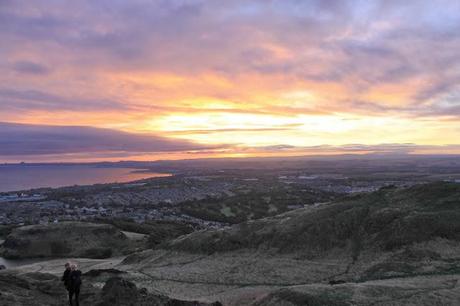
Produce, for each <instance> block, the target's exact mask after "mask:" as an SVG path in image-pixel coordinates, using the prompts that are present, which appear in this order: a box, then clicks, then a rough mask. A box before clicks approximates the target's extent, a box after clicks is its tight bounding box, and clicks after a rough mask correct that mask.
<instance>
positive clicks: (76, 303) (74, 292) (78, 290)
mask: <svg viewBox="0 0 460 306" xmlns="http://www.w3.org/2000/svg"><path fill="white" fill-rule="evenodd" d="M74 294H75V306H80V301H79V297H80V287H76V288H75V289H74V290H69V305H70V306H72V297H73V295H74Z"/></svg>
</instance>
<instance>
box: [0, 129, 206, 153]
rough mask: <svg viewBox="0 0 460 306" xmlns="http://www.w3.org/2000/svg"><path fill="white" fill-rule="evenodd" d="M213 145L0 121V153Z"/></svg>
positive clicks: (156, 149) (181, 148)
mask: <svg viewBox="0 0 460 306" xmlns="http://www.w3.org/2000/svg"><path fill="white" fill-rule="evenodd" d="M210 148H212V147H210V146H205V145H198V144H194V143H192V142H188V141H183V140H173V139H167V138H164V137H160V136H156V135H152V134H135V133H126V132H122V131H117V130H111V129H101V128H93V127H83V126H46V125H30V124H16V123H6V122H3V123H1V122H0V156H21V155H49V154H69V153H85V154H94V153H100V154H105V155H107V156H109V155H110V154H113V153H117V154H119V153H120V152H124V153H128V154H129V153H131V154H136V153H137V154H138V153H154V152H170V151H172V152H174V151H187V150H203V149H210Z"/></svg>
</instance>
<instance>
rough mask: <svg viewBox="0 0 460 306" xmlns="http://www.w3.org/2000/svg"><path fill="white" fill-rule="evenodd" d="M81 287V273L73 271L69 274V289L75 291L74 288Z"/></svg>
mask: <svg viewBox="0 0 460 306" xmlns="http://www.w3.org/2000/svg"><path fill="white" fill-rule="evenodd" d="M80 285H81V271H80V270H74V271H71V272H70V288H71V289H72V290H75V289H76V288H80Z"/></svg>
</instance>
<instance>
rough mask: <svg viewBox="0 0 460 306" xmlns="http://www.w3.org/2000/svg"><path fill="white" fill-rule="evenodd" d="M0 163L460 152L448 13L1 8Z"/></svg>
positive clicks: (444, 9)
mask: <svg viewBox="0 0 460 306" xmlns="http://www.w3.org/2000/svg"><path fill="white" fill-rule="evenodd" d="M0 122H3V123H1V124H0V161H19V160H33V161H36V160H43V161H48V160H104V159H107V160H118V159H157V158H184V157H185V158H188V157H191V156H193V157H204V156H206V157H207V156H246V155H261V156H265V155H299V154H324V153H328V154H329V153H337V152H339V153H340V152H342V153H343V152H348V153H349V152H360V153H362V152H364V153H365V152H397V153H460V146H459V145H458V144H460V141H459V139H460V124H459V123H460V1H452V0H445V1H442V0H435V1H424V0H421V1H417V0H413V1H394V0H385V1H367V0H361V1H339V0H337V1H335V0H317V1H308V0H305V1H300V0H278V1H276V0H272V1H269V0H258V1H257V0H254V1H240V0H232V1H214V0H207V1H206V0H161V1H147V0H129V1H128V0H126V1H118V0H105V1H93V0H88V1H62V0H54V1H53V0H41V1H20V0H0Z"/></svg>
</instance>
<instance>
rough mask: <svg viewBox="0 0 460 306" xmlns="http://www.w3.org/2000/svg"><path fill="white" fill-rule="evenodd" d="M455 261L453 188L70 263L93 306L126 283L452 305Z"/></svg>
mask: <svg viewBox="0 0 460 306" xmlns="http://www.w3.org/2000/svg"><path fill="white" fill-rule="evenodd" d="M16 231H17V229H15V230H13V233H15V232H16ZM459 254H460V184H454V183H445V182H441V183H433V184H428V185H418V186H413V187H410V188H405V189H404V188H391V187H388V188H384V189H381V190H379V191H376V192H373V193H368V194H359V195H355V196H349V197H347V198H343V199H341V200H339V201H335V202H331V203H327V204H321V205H317V206H312V207H307V208H302V209H297V210H293V211H290V212H287V213H284V214H281V215H277V216H274V217H269V218H264V219H260V220H255V221H249V222H245V223H241V224H238V225H234V226H232V227H227V228H223V229H216V230H203V231H197V232H193V233H190V234H187V235H184V236H182V237H179V238H177V239H175V240H172V241H170V242H167V243H162V244H159V245H156V247H155V248H154V249H149V250H145V251H142V252H136V253H133V254H131V255H129V256H127V257H126V258H124V259H122V258H118V259H117V260H115V259H107V260H102V261H101V260H97V261H96V260H93V261H90V260H86V259H78V260H77V261H78V262H79V263H80V265H81V267H82V271H83V272H84V275H85V278H84V282H85V284H86V286H88V287H86V288H87V289H85V291H86V292H88V294H89V295H88V296H90V295H91V294H93V293H91V292H95V293H94V296H95V297H96V298H97V299H99V300H100V299H103V298H104V295H103V291H102V292H101V291H100V288H101V286H103V285H104V284H106V285H107V284H112V283H114V282H115V284H119V283H120V282H122V283H123V284H125V283H124V281H126V282H129V284H131V283H132V284H135V287H136V288H141V289H139V292H138V293H136V292H137V291H136V290H137V289H136V290H134V289H133V294H134V295H135V296H138V297H139V299H140V301H141V300H142V301H144V298H145V297H146V296H147V297H151V298H152V301H153V300H155V298H153V296H157V297H159V296H160V297H161V296H168V298H169V299H176V300H180V301H200V302H201V303H213V302H215V301H219V302H221V303H222V305H225V306H244V305H247V306H275V305H276V306H300V305H314V306H323V305H328V306H339V305H340V306H342V305H347V306H348V305H350V306H351V305H359V306H367V305H379V306H399V305H401V306H402V305H412V306H432V305H443V306H444V305H452V306H456V305H459V303H460V256H459ZM63 263H64V260H56V261H50V262H46V263H44V262H41V263H37V264H34V265H31V266H25V267H22V268H20V269H17V270H15V269H10V270H7V271H3V272H0V276H1V275H2V273H3V274H4V273H11V275H12V276H15V277H17V278H19V279H20V280H17V282H16V283H15V284H12V285H11V286H16V287H21V286H31V285H30V281H29V280H28V281H27V282H25V281H24V279H28V278H30V277H29V274H28V273H31V272H36V271H40V273H39V275H41V276H42V275H43V273H50V274H53V275H59V274H60V273H62V265H63ZM107 268H109V269H107ZM91 270H92V271H91ZM41 276H40V277H41ZM114 276H116V277H119V278H121V279H123V281H114V280H111V279H112V278H113V277H114ZM34 277H37V275H35V274H34ZM24 282H25V283H24ZM43 285H44V282H42V281H40V282H39V283H37V284H35V283H34V285H33V286H32V287H33V288H38V289H39V290H40V288H42V287H41V286H43ZM126 286H128V285H126ZM109 287H110V286H109ZM128 287H133V286H132V285H129V286H128ZM44 288H45V289H46V287H44ZM142 288H145V289H142ZM18 290H19V289H18ZM13 291H14V290H13V289H12V290H11V291H10V292H13ZM40 294H41V293H40ZM101 294H102V295H101ZM138 294H140V295H138ZM10 298H11V299H14V298H19V297H18V296H16V295H14V294H13V293H12V296H10ZM44 298H45V297H44ZM46 298H47V299H49V296H48V297H46ZM149 299H150V298H149ZM43 304H46V303H43ZM146 305H162V304H155V303H154V302H152V303H150V304H149V303H147V304H146ZM167 305H170V304H167ZM173 305H176V304H173ZM177 305H187V304H177Z"/></svg>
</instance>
